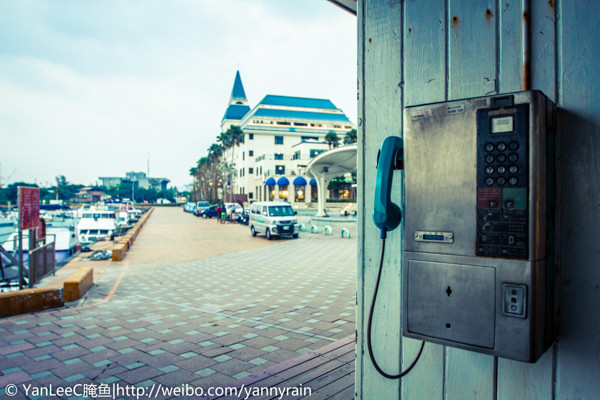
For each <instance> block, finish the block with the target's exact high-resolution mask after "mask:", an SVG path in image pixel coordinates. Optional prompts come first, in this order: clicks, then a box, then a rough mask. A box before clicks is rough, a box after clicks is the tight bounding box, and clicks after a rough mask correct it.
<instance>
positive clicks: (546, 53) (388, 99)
mask: <svg viewBox="0 0 600 400" xmlns="http://www.w3.org/2000/svg"><path fill="white" fill-rule="evenodd" d="M523 1H524V0H515V1H514V2H513V1H510V0H498V1H497V2H495V1H493V2H490V1H488V2H485V3H483V4H482V3H481V2H480V1H477V0H469V1H456V0H454V1H453V0H448V1H446V0H442V1H440V2H435V1H433V0H422V1H404V2H400V1H399V0H396V1H392V0H386V1H384V0H381V1H376V0H372V1H367V0H365V1H359V10H360V9H361V7H363V6H364V8H366V10H365V11H366V12H365V13H363V17H364V19H363V20H361V16H360V15H361V14H360V13H359V26H360V24H364V25H365V26H364V27H363V30H362V32H363V33H362V34H361V35H359V46H363V47H364V49H363V51H362V53H361V54H362V56H361V58H360V59H359V71H362V72H361V75H360V76H361V93H362V94H364V96H363V95H361V103H360V107H362V114H361V115H362V118H364V120H365V121H366V122H365V131H364V132H363V133H364V135H362V139H361V140H362V143H363V145H362V147H363V148H362V150H361V151H362V153H359V154H360V157H361V161H360V162H359V168H362V171H363V177H364V179H363V182H362V184H361V183H359V185H361V188H360V189H359V196H360V193H362V196H363V198H364V199H365V200H364V208H363V209H362V210H363V213H362V220H361V221H360V222H359V232H360V234H359V237H361V238H360V240H361V241H362V242H361V243H362V244H361V245H360V250H359V255H360V260H361V266H359V283H358V285H359V286H358V288H359V289H358V291H359V316H358V321H359V322H358V324H359V326H358V330H359V348H358V359H357V391H360V393H359V398H364V399H371V398H385V399H393V398H405V399H414V398H434V399H438V398H439V399H442V398H443V399H445V400H446V399H448V400H451V399H459V398H460V399H464V398H478V399H490V400H492V399H496V398H498V399H515V398H518V399H538V398H544V399H546V398H548V399H556V400H563V399H564V400H566V399H588V398H595V397H597V394H598V393H600V380H599V379H598V376H600V345H599V343H600V342H598V340H597V337H598V332H599V331H600V314H599V313H598V312H597V310H598V307H599V306H600V300H599V299H600V296H599V295H598V294H599V293H600V269H599V268H597V258H598V253H597V248H598V244H597V239H596V237H597V229H598V228H597V227H598V226H600V213H598V208H597V204H598V201H597V199H598V198H599V196H600V195H599V192H600V190H599V189H598V185H597V182H600V172H599V171H600V155H599V154H600V99H599V97H598V93H600V80H599V79H598V75H599V71H600V68H599V66H600V52H599V51H598V49H599V48H600V24H598V22H597V21H599V20H600V4H598V3H597V2H596V1H593V0H584V1H577V2H570V1H569V2H567V1H562V0H561V1H547V0H531V1H530V3H531V7H530V12H531V30H530V34H531V35H530V37H531V47H530V48H531V53H530V58H529V61H530V62H531V77H530V87H531V88H532V89H541V90H542V91H543V92H544V93H545V94H546V95H547V96H548V97H550V98H551V99H554V100H556V102H557V104H558V105H559V106H561V107H562V110H561V113H560V120H559V130H558V131H559V146H558V149H559V155H560V157H559V159H560V163H559V168H560V170H559V182H558V196H559V201H558V215H559V227H558V235H559V240H558V252H559V253H560V254H561V258H560V260H561V263H560V265H559V267H560V270H561V279H560V282H561V284H560V310H561V314H560V315H561V320H560V341H559V342H558V343H557V344H556V345H555V348H554V349H552V350H550V351H549V352H547V353H546V354H545V355H544V356H543V357H542V358H541V359H540V360H539V361H538V362H537V363H536V364H533V365H530V364H525V363H519V362H513V361H509V360H503V359H499V360H498V362H497V364H496V363H495V361H494V359H493V357H488V356H485V355H480V354H469V353H468V352H463V351H461V350H455V349H451V348H446V349H443V348H442V347H441V346H436V345H430V344H427V345H426V350H425V353H424V355H423V359H422V360H421V362H420V363H419V364H418V365H417V367H416V368H415V370H414V371H413V372H411V374H409V375H408V376H407V377H405V378H404V379H403V380H402V382H401V383H400V385H401V386H398V383H394V382H391V381H385V380H382V379H378V378H377V377H376V376H375V375H374V374H375V372H374V371H373V369H372V367H371V366H370V362H369V361H368V359H367V357H368V355H367V353H366V348H365V347H364V346H365V345H364V343H360V342H361V335H362V336H363V338H364V329H365V321H366V316H365V307H367V306H368V305H369V302H370V295H371V294H372V285H373V284H374V279H375V275H374V274H375V272H376V271H375V268H374V265H375V264H376V262H377V258H378V255H379V254H378V252H379V246H378V245H377V240H376V239H375V238H376V236H377V231H376V229H374V227H373V225H372V222H371V219H370V218H371V211H372V198H371V197H372V190H373V189H374V186H373V183H370V182H374V176H375V169H374V156H375V154H376V152H377V148H378V146H379V144H380V143H381V141H382V139H383V137H385V136H387V135H389V134H392V133H395V131H396V129H398V116H399V115H401V112H402V110H401V105H400V106H399V105H398V104H399V103H402V98H403V96H404V99H405V105H413V104H421V103H426V102H430V101H439V100H443V99H444V98H448V99H456V98H463V97H471V96H480V95H484V94H486V93H490V94H491V93H496V92H498V93H508V92H513V91H517V90H521V89H522V88H523V87H524V86H526V83H527V79H528V77H527V76H525V74H524V73H523V71H524V70H525V68H524V63H523V61H524V60H523V56H522V51H523V47H522V43H521V40H522V34H523V31H522V17H523V15H522V7H523ZM446 7H448V8H446ZM427 8H429V10H426V9H427ZM488 9H489V10H490V12H488ZM554 9H556V10H557V11H556V14H554V11H553V10H554ZM390 10H391V11H390ZM446 10H447V13H446ZM427 11H428V12H427ZM404 12H405V13H404ZM440 13H446V16H445V19H444V21H445V22H444V23H445V24H447V26H448V31H447V36H446V37H445V39H444V40H443V42H442V43H440V42H439V37H440V31H439V29H440V28H439V26H436V22H437V19H438V18H439V14H440ZM490 13H491V15H490ZM554 15H556V16H557V17H554ZM455 16H456V17H457V19H456V20H455V19H454V17H455ZM490 17H491V18H490ZM409 29H411V30H410V31H409ZM399 32H402V35H403V36H404V37H405V41H404V42H402V39H401V38H398V37H397V36H398V35H399ZM441 36H444V35H441ZM369 39H371V42H368V41H369ZM428 41H429V43H427V42H428ZM369 43H370V44H369ZM419 46H422V49H423V51H421V49H419ZM424 49H429V50H428V51H424ZM442 53H443V54H444V59H442V60H440V54H442ZM401 71H403V72H404V74H405V75H404V77H402V75H401ZM440 71H442V72H441V73H440ZM446 76H447V77H448V80H447V81H444V84H443V85H441V84H440V83H439V82H438V79H440V80H445V79H446ZM430 79H433V80H432V81H430ZM401 82H403V87H404V93H402V92H401V91H399V90H398V89H397V88H396V87H397V85H398V84H399V83H401ZM400 86H402V84H400ZM445 88H447V92H445ZM399 108H400V109H399ZM359 132H361V131H360V130H359ZM359 137H360V136H359ZM360 163H362V164H360ZM395 184H396V182H395ZM361 191H362V192H361ZM392 236H394V237H393V239H392V241H393V243H394V245H399V244H400V243H399V238H398V237H397V236H396V233H394V234H393V235H392ZM394 263H397V264H398V265H399V261H396V260H395V259H394V258H392V259H390V260H389V261H387V262H386V268H387V267H388V266H390V268H392V270H391V272H392V274H390V275H388V276H387V277H386V278H385V279H386V280H387V282H386V284H385V287H386V288H385V291H386V292H385V293H386V295H390V294H391V293H393V291H394V290H396V291H397V292H396V293H399V291H400V289H399V286H398V285H396V286H397V287H396V288H393V286H394V285H393V282H392V281H393V280H394V279H398V278H397V277H395V276H393V274H395V273H398V271H397V270H394V269H393V268H394V266H392V265H391V264H394ZM384 296H385V295H384ZM392 296H393V294H392ZM396 301H397V299H396V298H395V297H394V298H393V299H392V300H391V301H390V307H393V305H391V302H396ZM361 308H362V310H361ZM388 310H389V311H390V312H392V313H396V312H398V311H397V310H396V309H392V308H388ZM379 312H381V313H382V314H381V315H383V312H384V311H383V310H380V311H379ZM379 312H378V313H379ZM398 313H399V312H398ZM378 316H379V317H380V315H378ZM386 316H387V314H386ZM376 329H384V330H389V331H393V332H398V331H399V318H396V317H395V316H393V317H392V318H391V319H390V321H388V323H386V324H384V325H381V326H379V325H378V326H377V328H376ZM393 335H394V333H392V332H390V333H389V336H387V337H386V338H385V342H384V343H382V344H381V347H380V348H379V349H378V351H383V352H386V351H394V348H393V346H394V343H393V342H394V341H395V340H396V338H395V337H394V336H393ZM392 338H393V340H391V339H392ZM411 342H412V341H410V340H404V344H403V345H402V354H403V358H404V364H405V365H406V364H407V363H408V362H409V361H410V359H411V357H412V355H414V351H415V344H413V343H411ZM399 348H400V345H399V344H398V347H397V348H396V349H395V350H396V351H397V350H398V349H399ZM440 349H441V350H440ZM463 353H466V354H463ZM444 355H445V356H444ZM395 357H397V353H395V354H391V355H390V356H389V357H387V356H385V355H384V359H383V360H384V361H383V363H384V364H385V363H387V362H388V361H394V360H393V359H394V358H395ZM386 365H387V364H386ZM359 371H360V373H359ZM461 380H462V382H461ZM425 387H426V388H425ZM494 388H496V392H494V391H493V390H492V391H490V389H494ZM425 393H426V394H427V395H424V394H425ZM400 394H401V395H400Z"/></svg>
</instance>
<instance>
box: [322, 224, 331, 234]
mask: <svg viewBox="0 0 600 400" xmlns="http://www.w3.org/2000/svg"><path fill="white" fill-rule="evenodd" d="M332 233H333V229H331V227H330V226H329V225H327V226H326V227H325V229H323V235H331V234H332Z"/></svg>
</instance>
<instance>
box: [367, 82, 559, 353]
mask: <svg viewBox="0 0 600 400" xmlns="http://www.w3.org/2000/svg"><path fill="white" fill-rule="evenodd" d="M554 110H555V109H554V105H553V103H552V102H551V101H550V100H548V99H547V98H546V97H545V96H544V95H543V94H542V93H541V92H539V91H526V92H517V93H511V94H506V95H496V96H488V97H478V98H472V99H464V100H455V101H449V102H444V103H436V104H428V105H420V106H411V107H407V108H405V110H404V137H403V139H401V138H399V137H391V138H388V139H386V141H385V142H384V144H383V146H382V149H381V151H380V156H379V157H380V158H379V160H378V174H377V188H376V196H375V210H374V214H373V217H374V221H375V224H376V225H377V226H378V227H379V228H380V229H381V231H382V238H384V237H385V232H386V231H389V230H391V229H394V228H395V226H397V225H398V223H399V220H400V218H401V217H400V215H403V219H404V237H403V247H404V249H403V265H402V282H403V283H402V302H403V304H402V319H403V324H402V333H403V335H404V336H406V337H411V338H416V339H421V340H424V341H428V342H434V343H439V344H443V345H448V346H453V347H458V348H462V349H466V350H471V351H476V352H481V353H486V354H490V355H495V356H498V357H504V358H508V359H513V360H520V361H526V362H535V361H536V360H537V359H538V358H539V357H540V356H541V355H542V354H543V353H544V351H545V350H546V349H547V348H548V346H549V345H550V344H551V343H552V341H553V316H554V304H553V298H554V289H553V283H554V262H553V260H554V255H553V249H554V235H553V227H554V223H553V221H554V210H553V207H554V203H553V199H554V188H553V185H554V183H553V182H554V172H553V171H554V168H553V167H554V155H553V151H554V139H553V130H554V119H555V111H554ZM382 158H383V159H382ZM400 163H402V164H403V165H402V167H403V168H404V207H403V210H402V212H401V211H400V209H399V208H398V207H397V206H396V205H395V204H393V203H391V202H390V201H389V198H390V191H391V190H392V189H391V177H390V176H389V174H391V173H392V172H391V170H393V169H395V168H398V167H399V165H398V164H400ZM380 168H381V170H380ZM386 169H387V171H385V170H386ZM386 172H388V174H386ZM390 203H391V206H390V205H389V204H390ZM385 209H389V210H391V211H390V212H389V213H386V212H385ZM390 220H393V223H391V224H390Z"/></svg>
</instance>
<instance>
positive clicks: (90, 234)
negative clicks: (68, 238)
mask: <svg viewBox="0 0 600 400" xmlns="http://www.w3.org/2000/svg"><path fill="white" fill-rule="evenodd" d="M79 215H80V218H81V219H80V220H79V224H78V225H77V230H78V237H79V242H80V243H81V245H82V246H89V245H90V244H92V243H95V242H97V241H99V240H105V239H110V238H113V237H114V236H115V235H116V234H117V214H116V212H115V210H111V209H109V208H108V207H106V206H102V205H97V206H93V207H91V208H87V209H81V210H80V211H79Z"/></svg>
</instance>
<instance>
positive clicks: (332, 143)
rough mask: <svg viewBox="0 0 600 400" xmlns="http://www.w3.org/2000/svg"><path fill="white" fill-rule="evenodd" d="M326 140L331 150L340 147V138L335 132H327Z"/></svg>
mask: <svg viewBox="0 0 600 400" xmlns="http://www.w3.org/2000/svg"><path fill="white" fill-rule="evenodd" d="M324 139H325V142H327V144H328V145H329V148H330V149H331V147H333V148H336V147H338V145H339V143H340V138H339V137H338V135H337V133H335V132H334V131H329V132H327V134H326V135H325V138H324Z"/></svg>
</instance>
